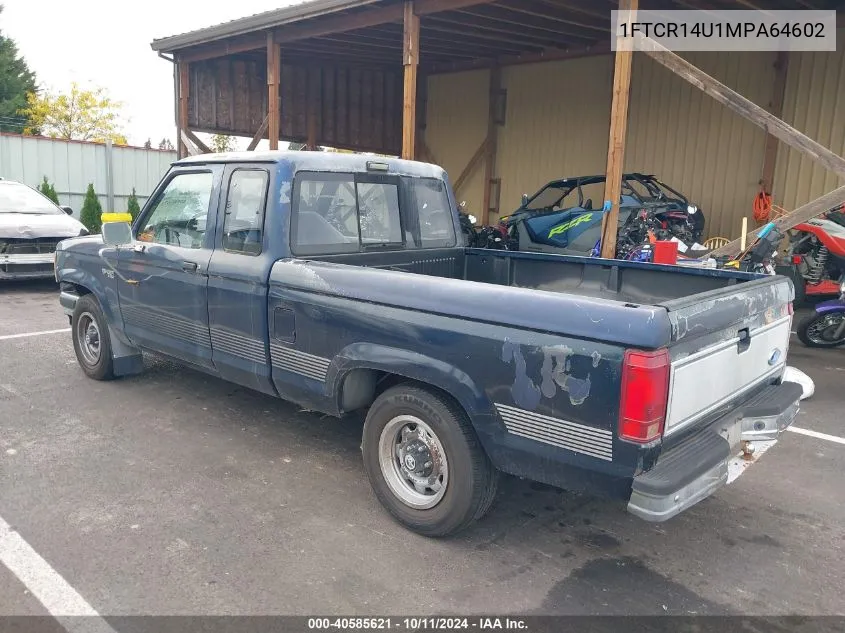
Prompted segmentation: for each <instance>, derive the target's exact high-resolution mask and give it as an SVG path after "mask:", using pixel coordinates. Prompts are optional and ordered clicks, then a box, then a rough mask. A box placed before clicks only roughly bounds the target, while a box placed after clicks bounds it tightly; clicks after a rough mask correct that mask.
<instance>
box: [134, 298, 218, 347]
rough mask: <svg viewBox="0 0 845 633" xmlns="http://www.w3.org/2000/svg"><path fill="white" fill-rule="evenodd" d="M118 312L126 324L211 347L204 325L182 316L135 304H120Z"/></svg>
mask: <svg viewBox="0 0 845 633" xmlns="http://www.w3.org/2000/svg"><path fill="white" fill-rule="evenodd" d="M120 313H121V315H123V320H124V321H125V322H126V324H127V325H134V326H135V327H139V328H143V329H145V330H148V331H150V332H158V333H161V334H163V335H164V336H169V337H171V338H175V339H179V340H182V341H186V342H188V343H193V344H194V345H199V346H200V347H206V348H209V349H211V338H210V336H209V333H208V329H207V328H206V326H204V325H199V324H197V323H193V322H191V321H189V320H188V319H186V318H184V317H180V316H174V315H172V314H169V313H167V312H163V311H160V310H151V309H150V308H145V307H140V306H137V305H122V306H121V307H120Z"/></svg>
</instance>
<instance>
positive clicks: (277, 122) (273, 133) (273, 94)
mask: <svg viewBox="0 0 845 633" xmlns="http://www.w3.org/2000/svg"><path fill="white" fill-rule="evenodd" d="M281 56H282V51H281V48H280V47H279V43H278V42H277V41H276V38H275V36H274V34H273V33H272V32H270V33H267V117H268V125H267V129H268V138H269V140H270V149H271V150H276V149H279V136H280V133H279V132H280V129H279V128H280V126H281V124H282V120H281V112H280V111H279V81H280V79H279V77H280V74H281V69H280V66H281Z"/></svg>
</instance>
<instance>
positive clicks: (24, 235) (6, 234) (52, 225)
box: [0, 213, 85, 239]
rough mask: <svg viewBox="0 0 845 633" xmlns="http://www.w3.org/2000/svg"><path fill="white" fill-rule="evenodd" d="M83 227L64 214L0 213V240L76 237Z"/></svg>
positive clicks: (77, 221)
mask: <svg viewBox="0 0 845 633" xmlns="http://www.w3.org/2000/svg"><path fill="white" fill-rule="evenodd" d="M84 228H85V227H84V226H83V224H82V223H81V222H80V221H79V220H75V219H74V218H72V217H70V216H69V215H66V214H64V213H61V214H59V213H50V214H39V213H0V239H2V238H17V239H36V238H40V237H76V236H77V235H79V234H80V232H82V230H83V229H84Z"/></svg>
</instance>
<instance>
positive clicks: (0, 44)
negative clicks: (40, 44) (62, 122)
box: [0, 4, 37, 133]
mask: <svg viewBox="0 0 845 633" xmlns="http://www.w3.org/2000/svg"><path fill="white" fill-rule="evenodd" d="M2 12H3V5H2V4H0V13H2ZM36 90H37V87H36V83H35V73H34V72H32V71H31V70H30V69H29V67H28V66H27V65H26V61H25V60H24V58H23V57H21V56H20V54H19V53H18V47H17V44H15V41H14V40H13V39H11V38H9V37H6V36H5V35H4V34H3V31H2V30H0V129H3V130H6V131H12V132H17V133H21V132H23V130H24V128H25V127H27V125H28V123H27V121H26V119H25V118H24V117H23V116H21V113H20V110H22V109H24V108H25V107H26V96H27V94H29V93H34V92H35V91H36ZM29 125H30V126H31V124H29Z"/></svg>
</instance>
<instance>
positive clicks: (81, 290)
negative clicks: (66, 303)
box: [59, 281, 91, 297]
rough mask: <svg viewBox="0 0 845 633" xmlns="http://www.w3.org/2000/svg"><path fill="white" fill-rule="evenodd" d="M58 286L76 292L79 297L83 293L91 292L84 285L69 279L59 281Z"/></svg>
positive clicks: (88, 293)
mask: <svg viewBox="0 0 845 633" xmlns="http://www.w3.org/2000/svg"><path fill="white" fill-rule="evenodd" d="M59 287H60V288H61V289H62V290H68V291H73V292H75V293H76V294H78V295H79V296H80V297H82V296H84V295H90V294H91V291H90V290H89V289H88V288H86V287H85V286H82V285H80V284H75V283H73V282H70V281H63V282H61V284H60V286H59Z"/></svg>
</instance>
